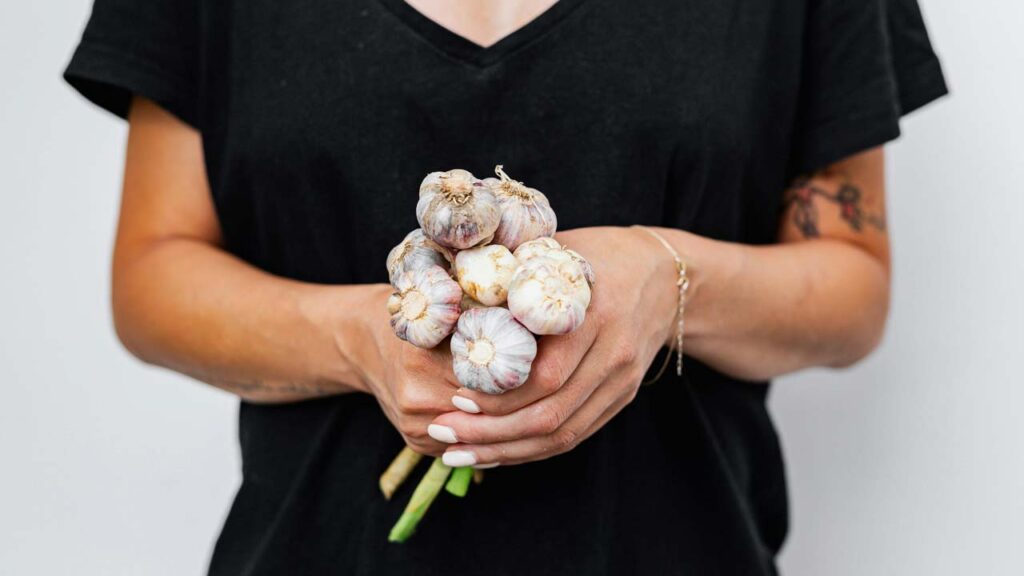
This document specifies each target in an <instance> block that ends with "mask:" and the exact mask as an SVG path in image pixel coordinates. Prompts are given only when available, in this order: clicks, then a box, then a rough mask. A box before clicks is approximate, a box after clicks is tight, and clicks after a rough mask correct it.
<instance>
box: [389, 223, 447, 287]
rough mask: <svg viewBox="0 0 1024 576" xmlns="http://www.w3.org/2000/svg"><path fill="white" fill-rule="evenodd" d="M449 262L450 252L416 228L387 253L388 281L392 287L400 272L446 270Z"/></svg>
mask: <svg viewBox="0 0 1024 576" xmlns="http://www.w3.org/2000/svg"><path fill="white" fill-rule="evenodd" d="M451 261H452V255H451V251H449V250H448V249H447V248H445V247H444V246H441V245H439V244H437V243H435V242H434V241H432V240H431V239H430V238H427V237H426V236H425V235H424V234H423V230H421V229H420V228H417V229H415V230H413V231H412V232H409V233H408V234H406V235H405V238H404V239H403V240H402V242H401V243H399V244H398V246H395V247H394V248H392V249H391V252H389V253H388V260H387V266H388V280H389V281H390V282H391V285H392V286H394V285H395V280H396V279H397V278H398V276H399V274H401V273H402V272H408V271H410V270H417V269H419V268H427V267H429V266H440V267H441V268H444V269H446V270H447V269H448V268H449V267H450V266H451Z"/></svg>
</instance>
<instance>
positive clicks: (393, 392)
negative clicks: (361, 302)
mask: <svg viewBox="0 0 1024 576" xmlns="http://www.w3.org/2000/svg"><path fill="white" fill-rule="evenodd" d="M367 289H368V290H369V291H370V294H369V295H368V296H369V299H368V301H367V303H366V305H365V306H364V307H363V313H362V314H361V316H362V319H363V320H364V323H363V327H364V334H365V335H368V336H369V338H365V342H364V343H363V344H364V346H361V349H362V350H361V353H360V357H359V358H358V359H357V363H358V364H359V366H361V369H362V372H363V379H364V382H365V387H366V388H367V389H368V391H369V392H370V393H372V394H373V395H374V396H375V397H376V398H377V402H378V403H379V404H380V406H381V408H382V409H383V410H384V414H385V415H386V416H387V418H388V420H390V421H391V424H393V425H394V427H395V429H397V430H398V432H399V433H400V434H401V435H402V437H403V438H404V439H405V443H406V444H407V445H408V446H409V447H410V448H412V449H413V450H415V451H417V452H419V453H422V454H428V455H432V456H440V455H441V454H442V453H443V452H444V450H445V448H447V447H448V444H444V443H441V442H438V441H437V440H434V439H433V438H431V437H430V436H428V435H427V426H429V425H430V423H431V422H432V421H433V420H434V419H435V418H437V417H438V416H440V415H441V414H444V413H447V412H454V411H456V409H455V407H454V406H453V405H452V396H454V395H455V391H456V390H458V388H459V384H458V382H457V381H456V380H455V373H454V372H453V371H452V355H451V351H450V349H449V346H448V340H445V341H443V342H441V344H438V345H437V346H436V347H435V348H433V349H430V350H425V349H422V348H417V347H416V346H413V345H412V344H409V343H408V342H405V341H403V340H401V339H399V338H398V337H397V336H395V333H394V332H393V331H392V329H391V324H390V322H389V316H388V313H387V299H388V297H389V296H390V295H391V293H392V289H391V287H390V286H388V285H373V286H371V287H367Z"/></svg>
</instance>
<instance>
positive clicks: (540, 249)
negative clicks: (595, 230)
mask: <svg viewBox="0 0 1024 576" xmlns="http://www.w3.org/2000/svg"><path fill="white" fill-rule="evenodd" d="M513 255H514V256H515V257H516V260H518V261H519V262H520V263H523V262H526V261H527V260H529V259H531V258H533V257H535V256H540V255H543V256H550V257H552V258H556V259H563V260H564V259H566V258H568V259H571V260H575V261H576V262H577V263H579V265H580V266H582V267H583V275H584V277H586V279H587V282H588V283H589V284H590V285H591V286H593V285H594V282H595V281H596V280H597V277H596V276H595V275H594V268H593V267H591V266H590V262H587V259H586V258H584V257H583V256H582V255H581V254H580V253H579V252H577V251H575V250H571V249H569V248H566V247H564V246H562V245H561V244H559V243H558V242H557V241H556V240H555V239H554V238H537V239H536V240H531V241H529V242H524V243H523V244H520V245H519V247H518V248H516V251H515V253H514V254H513Z"/></svg>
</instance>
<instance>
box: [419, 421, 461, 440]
mask: <svg viewBox="0 0 1024 576" xmlns="http://www.w3.org/2000/svg"><path fill="white" fill-rule="evenodd" d="M427 434H429V435H430V437H431V438H433V439H434V440H437V441H438V442H444V443H445V444H455V443H456V442H458V441H459V439H458V438H456V437H455V430H453V429H452V428H451V427H450V426H441V425H440V424H431V425H430V426H427Z"/></svg>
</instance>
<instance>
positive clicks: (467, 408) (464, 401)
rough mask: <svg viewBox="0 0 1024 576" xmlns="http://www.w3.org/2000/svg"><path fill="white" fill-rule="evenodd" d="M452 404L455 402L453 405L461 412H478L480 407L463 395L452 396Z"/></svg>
mask: <svg viewBox="0 0 1024 576" xmlns="http://www.w3.org/2000/svg"><path fill="white" fill-rule="evenodd" d="M452 404H455V407H456V408H458V409H459V410H462V411H463V412H469V413H470V414H479V413H480V407H479V406H477V405H476V402H473V401H472V400H470V399H469V398H465V397H463V396H452Z"/></svg>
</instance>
